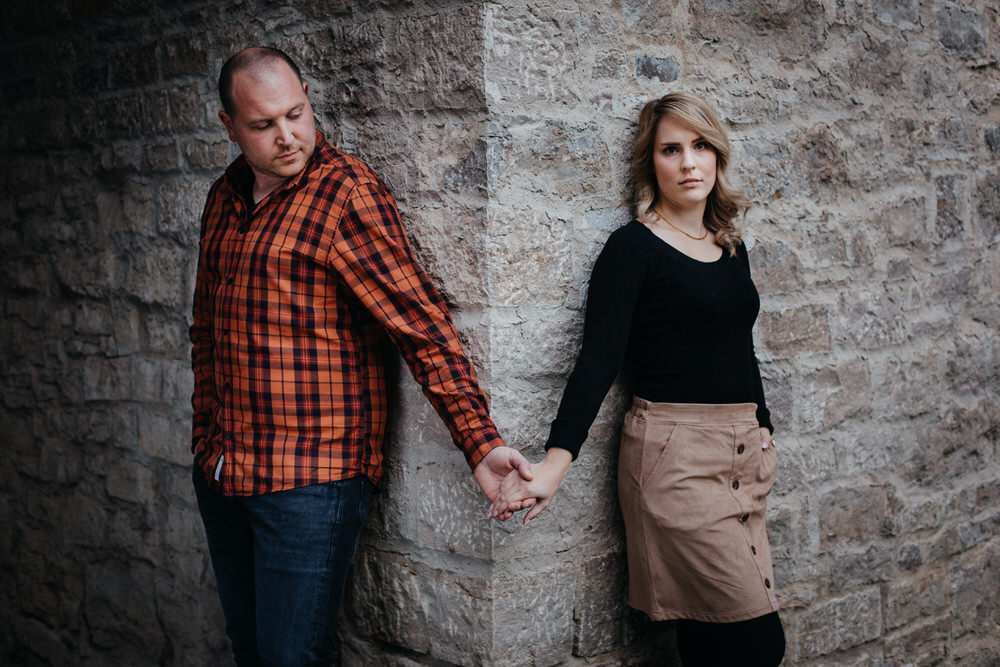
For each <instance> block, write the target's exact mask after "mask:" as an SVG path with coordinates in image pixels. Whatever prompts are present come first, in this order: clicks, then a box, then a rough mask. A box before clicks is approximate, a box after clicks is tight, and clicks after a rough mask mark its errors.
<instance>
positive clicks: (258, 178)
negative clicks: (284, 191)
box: [253, 169, 288, 206]
mask: <svg viewBox="0 0 1000 667" xmlns="http://www.w3.org/2000/svg"><path fill="white" fill-rule="evenodd" d="M287 180H288V179H287V178H278V177H277V176H271V175H269V174H262V173H260V172H258V171H257V170H256V169H254V170H253V203H254V205H255V206H256V205H257V204H259V203H260V202H261V200H262V199H264V197H266V196H268V195H269V194H271V193H272V192H274V191H275V190H277V189H278V188H280V187H281V186H282V185H284V184H285V181H287Z"/></svg>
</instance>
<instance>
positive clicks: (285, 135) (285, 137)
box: [274, 120, 292, 144]
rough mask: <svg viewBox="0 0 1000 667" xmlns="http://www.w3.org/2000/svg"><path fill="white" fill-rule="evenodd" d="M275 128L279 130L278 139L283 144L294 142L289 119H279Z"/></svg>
mask: <svg viewBox="0 0 1000 667" xmlns="http://www.w3.org/2000/svg"><path fill="white" fill-rule="evenodd" d="M274 126H275V128H277V130H278V137H277V140H278V141H279V142H280V143H281V144H290V143H291V142H292V128H291V126H290V125H289V124H288V122H287V121H284V120H279V121H278V122H276V123H275V124H274Z"/></svg>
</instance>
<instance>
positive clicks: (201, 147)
mask: <svg viewBox="0 0 1000 667" xmlns="http://www.w3.org/2000/svg"><path fill="white" fill-rule="evenodd" d="M183 153H184V158H185V160H187V166H188V167H190V168H191V169H211V170H213V172H219V173H221V172H222V170H223V169H224V168H225V167H226V165H228V164H229V162H230V158H229V142H228V141H202V140H197V139H196V140H193V141H190V142H188V143H187V144H184V148H183ZM216 176H217V174H216ZM205 196H208V188H206V189H205V192H204V195H203V197H202V199H204V197H205ZM203 203H204V202H203Z"/></svg>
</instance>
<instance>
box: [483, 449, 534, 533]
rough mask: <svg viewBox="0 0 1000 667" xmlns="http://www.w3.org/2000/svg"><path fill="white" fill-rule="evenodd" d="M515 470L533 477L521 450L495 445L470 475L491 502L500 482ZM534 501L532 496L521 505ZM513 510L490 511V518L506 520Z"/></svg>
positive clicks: (521, 474)
mask: <svg viewBox="0 0 1000 667" xmlns="http://www.w3.org/2000/svg"><path fill="white" fill-rule="evenodd" d="M515 470H516V471H517V472H518V474H519V475H520V476H521V477H522V478H524V479H526V480H529V481H530V480H532V479H534V476H533V475H532V474H531V464H530V463H528V459H526V458H524V457H523V456H522V455H521V452H519V451H517V450H516V449H513V448H511V447H497V448H495V449H494V450H493V451H491V452H490V453H489V454H487V455H486V456H485V457H484V458H483V460H482V461H480V462H479V465H477V466H476V468H475V470H473V471H472V475H473V476H474V477H475V478H476V483H477V484H479V488H480V489H482V490H483V494H484V495H485V496H486V497H487V498H488V499H489V501H490V502H491V503H492V502H493V501H494V500H496V498H497V494H498V493H499V492H500V484H501V483H502V482H503V480H504V479H505V478H506V477H507V475H509V474H510V473H512V472H513V471H515ZM534 502H535V500H534V498H530V499H526V500H525V502H524V504H523V507H530V506H531V505H532V504H533V503H534ZM517 509H518V510H519V509H522V506H520V505H519V506H518V508H517ZM514 511H517V510H513V511H508V512H504V513H503V515H494V514H493V512H491V513H490V518H493V517H494V516H495V517H496V518H497V519H499V520H500V521H506V520H507V519H509V518H510V517H511V515H512V514H513V513H514Z"/></svg>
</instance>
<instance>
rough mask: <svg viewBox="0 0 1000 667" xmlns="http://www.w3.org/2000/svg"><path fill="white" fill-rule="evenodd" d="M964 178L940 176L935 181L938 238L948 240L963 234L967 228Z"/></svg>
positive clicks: (935, 223)
mask: <svg viewBox="0 0 1000 667" xmlns="http://www.w3.org/2000/svg"><path fill="white" fill-rule="evenodd" d="M965 181H966V179H965V177H964V176H938V177H937V178H935V179H934V187H935V190H936V193H937V217H936V218H935V222H934V225H935V228H936V230H937V235H938V238H939V239H941V240H942V241H943V240H947V239H950V238H954V237H956V236H959V235H961V234H962V232H963V231H964V228H965V217H966V215H965V211H964V210H963V208H964V207H963V205H962V203H961V202H964V201H965V197H964V192H963V190H964V183H965Z"/></svg>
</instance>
